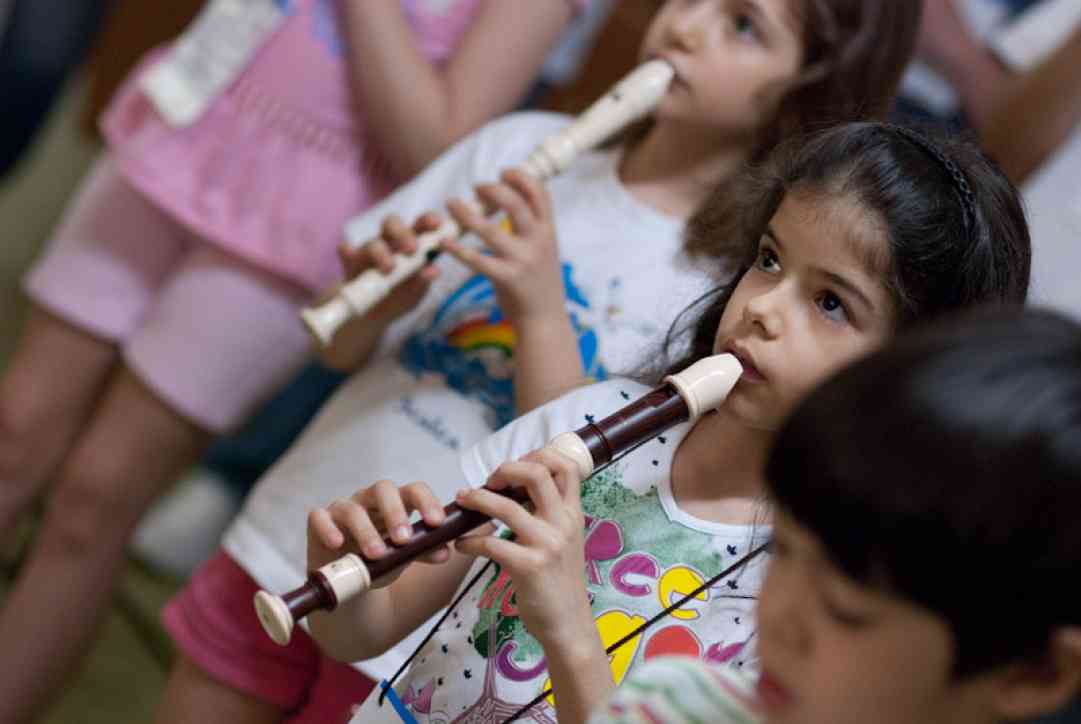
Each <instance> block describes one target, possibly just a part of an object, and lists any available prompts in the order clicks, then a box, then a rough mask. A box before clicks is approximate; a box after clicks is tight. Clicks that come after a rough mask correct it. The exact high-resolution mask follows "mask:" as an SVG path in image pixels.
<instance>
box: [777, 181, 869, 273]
mask: <svg viewBox="0 0 1081 724" xmlns="http://www.w3.org/2000/svg"><path fill="white" fill-rule="evenodd" d="M770 224H771V226H773V227H774V229H775V230H779V228H783V229H784V230H785V231H786V232H787V233H788V235H789V236H791V237H792V238H793V239H795V240H797V243H798V244H799V245H800V246H801V247H803V249H804V250H805V251H807V252H810V253H811V254H813V255H814V256H816V257H817V258H818V261H819V262H821V263H829V264H840V265H843V266H846V267H851V268H852V269H854V270H855V271H859V272H860V273H862V274H863V275H864V276H866V277H867V278H868V281H871V282H874V283H876V284H879V285H884V284H885V279H886V275H887V274H888V272H889V268H890V252H889V234H888V232H887V229H886V225H885V223H884V221H883V219H882V218H881V216H880V215H879V214H878V213H877V212H875V211H872V210H870V209H868V208H866V206H864V205H863V204H861V203H860V202H859V201H858V200H857V199H856V198H855V197H854V196H852V195H851V194H835V193H829V192H825V191H818V190H811V189H795V190H793V191H791V192H789V193H787V194H785V197H784V199H783V201H782V202H781V205H780V207H779V208H778V209H777V213H776V214H774V217H773V219H772V220H771V222H770Z"/></svg>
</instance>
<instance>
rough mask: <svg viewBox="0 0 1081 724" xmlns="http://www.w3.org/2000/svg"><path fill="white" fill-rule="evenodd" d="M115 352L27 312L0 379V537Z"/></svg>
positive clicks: (72, 433)
mask: <svg viewBox="0 0 1081 724" xmlns="http://www.w3.org/2000/svg"><path fill="white" fill-rule="evenodd" d="M116 358H117V352H116V347H115V346H114V345H113V344H112V343H110V342H106V341H104V340H101V339H99V338H97V337H94V336H92V335H90V334H87V333H86V332H83V331H81V330H79V329H77V328H76V327H73V326H71V325H69V324H67V323H66V322H63V321H61V320H60V319H57V318H56V317H54V316H52V315H50V314H48V313H47V312H45V311H43V310H41V309H39V308H37V307H35V308H33V309H32V310H31V313H30V316H29V319H28V320H27V324H26V329H25V331H24V332H23V335H22V339H21V340H20V341H19V346H18V347H17V349H16V350H15V354H14V356H13V358H12V360H11V362H10V363H9V364H8V367H7V369H6V370H4V374H3V377H2V378H0V531H2V532H0V536H3V534H4V532H7V531H10V530H11V529H12V528H13V527H14V525H15V523H16V522H17V521H18V519H19V516H20V515H22V514H23V512H24V511H25V510H26V507H27V505H28V504H29V503H30V501H31V500H33V499H34V497H35V496H36V495H37V494H38V492H39V491H40V490H41V488H42V486H43V485H44V484H45V482H46V481H47V480H48V479H49V476H50V475H51V474H52V473H53V472H54V471H55V470H56V468H57V466H59V465H60V462H61V461H62V460H63V458H64V455H65V453H66V452H67V451H68V449H69V448H70V446H71V445H72V443H73V442H74V440H75V437H76V435H77V433H78V432H79V430H80V429H82V427H83V425H84V424H85V423H86V420H87V417H88V416H89V415H90V412H91V410H92V409H93V406H94V402H95V401H96V400H97V398H98V396H99V395H100V394H101V391H102V388H103V387H104V385H105V382H106V379H107V376H108V373H109V370H110V369H111V368H112V366H113V365H114V363H115V361H116Z"/></svg>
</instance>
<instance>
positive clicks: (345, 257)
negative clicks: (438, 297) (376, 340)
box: [338, 212, 443, 323]
mask: <svg viewBox="0 0 1081 724" xmlns="http://www.w3.org/2000/svg"><path fill="white" fill-rule="evenodd" d="M442 223H443V219H442V218H441V217H440V216H439V215H438V214H436V213H434V212H429V213H426V214H422V215H421V216H419V217H417V219H416V221H415V222H414V223H413V226H412V228H410V227H409V226H407V225H406V224H405V222H403V221H402V219H401V218H400V217H399V216H398V215H397V214H391V215H390V216H388V217H386V218H385V219H384V220H383V225H382V227H381V229H380V232H379V237H378V238H375V239H369V240H368V241H366V242H365V243H364V244H362V245H361V246H359V247H352V246H349V245H348V244H342V245H341V246H339V247H338V258H339V259H340V260H341V263H342V271H343V273H344V276H345V279H346V280H347V281H348V280H352V279H355V278H356V277H358V276H360V275H361V274H362V273H364V272H366V271H368V270H369V269H377V270H378V271H380V272H381V273H383V274H389V273H390V272H391V271H392V270H393V269H394V266H395V264H396V263H397V261H398V260H397V259H395V255H396V254H412V253H413V252H415V251H416V249H417V237H418V236H420V235H421V234H424V233H426V232H429V231H435V230H436V229H438V228H439V227H440V225H441V224H442ZM438 275H439V269H438V268H436V267H435V266H433V265H431V264H425V265H424V266H423V267H421V268H420V270H419V271H417V272H416V273H415V274H413V275H412V276H410V277H409V278H408V279H407V280H405V281H403V282H402V283H401V284H399V285H398V286H396V287H395V288H394V289H393V290H392V291H391V292H390V294H389V295H387V297H386V298H385V299H383V301H381V302H380V303H379V304H377V305H375V307H373V308H372V310H371V311H370V312H369V313H368V314H367V318H368V319H374V320H378V321H381V322H384V323H389V322H392V321H393V320H395V319H397V318H398V317H400V316H401V315H403V314H405V313H406V312H408V311H409V310H410V309H412V308H413V307H415V306H416V305H417V304H418V303H419V302H420V300H421V299H422V298H423V297H424V294H425V292H427V291H428V287H429V285H430V284H431V283H432V281H433V280H434V279H435V278H436V277H437V276H438Z"/></svg>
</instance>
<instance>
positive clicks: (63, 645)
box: [0, 367, 210, 724]
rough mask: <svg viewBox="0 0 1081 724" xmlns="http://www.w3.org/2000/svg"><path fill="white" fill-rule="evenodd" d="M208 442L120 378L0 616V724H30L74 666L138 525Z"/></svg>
mask: <svg viewBox="0 0 1081 724" xmlns="http://www.w3.org/2000/svg"><path fill="white" fill-rule="evenodd" d="M209 438H210V435H209V433H207V432H205V431H203V430H201V429H199V428H198V427H196V426H195V425H193V424H192V423H190V422H188V421H186V420H184V419H183V418H181V417H180V416H179V415H177V414H176V413H175V412H173V411H172V409H171V408H170V407H168V406H167V405H166V404H165V403H164V402H162V401H161V400H159V399H158V398H157V397H155V396H154V395H153V394H152V393H151V392H150V391H149V390H148V389H147V388H146V387H144V386H143V384H142V383H141V382H139V380H138V379H136V377H135V376H134V375H133V374H132V373H131V372H130V371H128V370H127V368H125V367H120V368H118V370H117V372H116V373H115V375H114V376H113V378H112V379H111V380H110V382H109V383H108V387H107V388H106V390H105V393H104V395H103V396H102V398H101V401H100V402H99V404H98V405H97V406H96V408H95V412H94V414H93V416H92V417H91V418H90V420H89V424H88V425H87V427H86V430H85V432H83V433H82V434H81V435H80V437H79V438H78V439H77V440H76V442H75V444H74V446H73V447H72V449H71V452H70V453H69V454H68V455H67V456H66V457H65V459H64V461H63V463H62V465H61V467H60V468H59V472H58V474H57V476H56V484H55V487H54V489H53V491H52V494H51V495H50V501H49V506H48V511H47V513H46V517H45V521H44V524H43V525H42V527H41V530H40V531H39V533H38V540H37V542H36V545H35V549H34V551H33V553H32V555H31V558H30V560H29V561H28V563H27V565H26V567H25V568H24V569H23V571H22V574H21V575H20V577H19V580H18V581H17V582H16V585H15V588H14V590H13V591H12V593H11V596H10V597H9V599H8V601H7V603H6V605H5V607H4V609H3V612H2V613H0V641H3V642H4V646H3V647H2V648H0V721H2V722H4V723H5V724H23V723H25V722H30V721H33V720H34V718H35V717H36V716H37V715H38V714H39V713H40V711H41V710H42V709H43V708H44V707H45V705H46V704H47V703H48V700H49V698H50V696H51V695H52V694H53V693H54V692H55V691H56V689H57V688H58V687H59V686H60V684H61V683H62V682H63V679H64V677H65V676H66V675H67V674H68V673H69V672H70V671H71V669H72V668H73V666H74V665H75V664H76V663H78V661H79V659H80V657H81V656H82V654H83V653H84V652H85V650H86V649H87V648H88V646H89V645H90V642H91V639H92V637H93V635H94V632H95V630H96V628H97V625H98V623H99V622H100V620H101V618H102V613H103V611H104V609H105V608H106V605H107V603H108V601H109V599H110V598H111V596H112V594H113V590H114V588H115V583H116V579H117V576H118V573H119V572H120V571H121V569H122V564H123V561H124V557H125V550H126V544H127V541H128V538H129V536H130V533H131V531H132V529H133V528H134V526H135V524H136V522H137V521H138V519H139V518H140V516H141V515H142V514H143V512H144V511H145V510H146V508H147V506H148V505H149V504H150V503H151V501H152V500H153V499H154V497H155V496H156V495H157V493H158V492H159V491H160V490H161V489H162V488H163V487H164V485H165V484H166V483H167V482H168V481H170V480H172V479H174V478H175V477H176V475H177V474H179V473H180V472H181V471H182V470H183V469H184V468H185V467H186V466H188V465H189V464H191V462H192V461H193V460H195V458H196V457H197V456H198V454H199V453H200V452H201V450H202V449H203V448H204V447H205V445H206V443H207V442H208V440H209Z"/></svg>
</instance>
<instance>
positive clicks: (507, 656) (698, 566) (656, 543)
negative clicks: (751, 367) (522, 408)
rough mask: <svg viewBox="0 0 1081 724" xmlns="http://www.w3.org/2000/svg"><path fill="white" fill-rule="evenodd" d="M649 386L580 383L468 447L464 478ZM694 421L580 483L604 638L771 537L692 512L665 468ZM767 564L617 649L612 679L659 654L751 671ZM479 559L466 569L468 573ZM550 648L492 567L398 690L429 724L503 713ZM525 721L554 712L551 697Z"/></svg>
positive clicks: (542, 677)
mask: <svg viewBox="0 0 1081 724" xmlns="http://www.w3.org/2000/svg"><path fill="white" fill-rule="evenodd" d="M647 391H648V388H646V387H644V386H642V385H640V384H637V383H634V382H630V381H626V380H610V381H608V382H605V383H602V384H598V385H594V386H591V387H588V388H583V389H582V390H580V391H577V392H575V393H571V394H570V395H568V396H566V397H563V398H561V399H560V400H557V401H555V402H553V403H551V404H549V405H547V406H545V407H543V408H541V409H540V410H537V411H536V412H534V413H532V414H530V415H527V416H526V417H524V418H521V419H519V420H517V421H516V422H514V423H513V424H511V425H509V426H508V427H506V428H504V429H503V430H501V431H499V432H498V433H496V434H495V435H493V436H491V437H489V438H488V439H486V440H485V441H484V442H482V443H480V444H479V445H477V446H476V447H475V448H473V449H472V450H469V451H467V452H466V453H465V454H464V455H463V459H462V466H463V468H464V469H465V471H466V473H467V475H468V479H469V482H470V483H472V484H481V483H483V481H484V480H485V479H486V478H487V476H488V474H490V473H491V472H492V471H493V470H494V469H495V468H496V467H498V465H499V464H500V463H501V462H503V461H505V460H510V459H515V458H517V457H519V456H521V455H523V454H525V453H527V452H529V451H530V450H533V449H536V448H537V447H540V446H542V445H543V444H544V443H545V442H546V441H547V440H549V439H551V438H552V437H554V436H555V435H556V434H558V433H560V432H563V431H567V430H573V429H577V428H579V427H582V426H583V425H585V424H586V423H587V422H589V421H590V420H592V419H600V418H603V417H605V416H607V415H608V414H611V413H612V412H615V411H616V410H618V409H619V408H621V407H623V406H624V405H626V404H627V403H628V402H629V401H630V400H633V399H636V398H637V397H639V396H641V395H642V394H644V393H645V392H647ZM689 429H690V425H687V424H684V425H680V426H678V427H676V428H674V429H672V430H670V431H669V432H667V433H665V434H662V435H660V436H658V437H657V438H655V439H654V440H652V441H650V442H648V443H646V444H645V445H643V446H642V447H640V448H639V449H637V450H635V451H634V452H633V453H631V454H630V455H628V456H627V457H626V458H624V459H623V460H621V461H619V462H617V463H616V464H615V465H613V466H611V467H609V468H608V469H606V470H604V471H603V472H601V473H600V474H599V475H595V476H594V477H593V478H591V479H590V480H587V481H586V482H585V483H584V484H583V487H582V505H583V508H584V511H585V513H586V519H585V526H586V527H585V546H586V568H585V570H584V571H583V575H584V576H585V579H586V584H587V589H588V591H589V595H590V598H591V600H592V606H593V617H594V621H595V622H596V625H597V629H598V631H599V632H600V638H601V641H602V642H603V643H604V645H605V646H606V647H607V646H608V645H610V644H612V643H614V642H615V641H617V640H619V639H620V638H622V637H623V636H624V635H626V634H628V633H630V632H631V631H632V630H633V629H635V628H636V627H637V626H638V625H640V624H642V623H644V622H645V621H647V620H648V619H650V618H652V617H653V616H654V615H655V614H657V613H659V612H660V611H662V610H663V609H664V608H666V607H667V606H669V605H670V604H672V603H674V602H675V601H676V600H678V599H680V598H681V597H682V596H684V595H686V594H689V593H690V592H692V591H693V590H695V589H696V588H698V587H699V586H700V585H701V584H702V583H704V582H705V581H706V580H708V579H709V578H711V577H712V576H714V575H715V574H717V573H719V572H721V571H722V570H724V569H725V568H727V567H729V566H731V565H732V564H733V563H735V562H737V561H738V560H739V559H740V558H742V557H743V556H744V555H745V554H746V553H747V552H748V551H749V550H751V549H752V548H753V547H754V546H756V545H758V544H760V543H761V542H763V541H764V540H765V537H766V536H767V535H768V529H767V528H766V527H765V526H757V527H756V526H739V525H722V524H718V523H712V522H709V521H703V520H699V519H696V518H694V517H692V516H690V515H688V514H687V513H685V512H684V511H682V510H681V509H680V508H679V507H678V505H677V504H676V502H675V500H674V498H673V496H672V491H671V486H670V482H669V472H670V469H671V464H672V459H673V455H674V452H675V450H676V448H677V447H678V445H679V443H680V441H681V440H682V439H683V436H684V435H685V434H686V433H687V431H688V430H689ZM763 564H764V561H763V560H762V557H759V558H758V559H756V560H755V561H752V562H751V563H750V564H748V565H746V566H744V567H742V568H739V569H737V570H736V571H735V572H733V573H732V575H730V576H729V577H727V578H725V579H723V580H721V581H720V582H719V583H718V584H717V585H716V586H715V587H713V588H711V589H709V590H708V591H706V592H703V593H702V594H700V595H699V596H698V597H697V598H696V599H694V600H693V601H692V602H690V603H688V604H687V605H686V606H685V607H684V608H682V609H678V610H676V611H675V612H673V613H672V614H671V615H670V616H669V617H668V618H667V619H663V620H662V621H661V622H659V623H657V624H655V625H654V626H653V627H652V628H651V629H648V630H647V631H645V632H643V633H642V634H641V635H639V636H638V637H636V638H634V639H631V641H630V642H628V643H627V644H626V645H624V646H623V647H622V648H620V649H618V650H617V651H615V652H614V653H613V654H612V655H611V656H610V665H611V668H612V674H613V677H614V679H615V681H616V682H617V683H619V682H621V681H622V680H623V678H624V677H625V676H626V675H627V673H628V671H630V670H632V669H634V668H635V667H637V666H639V665H641V664H642V663H643V662H646V661H649V660H651V659H654V658H656V657H658V656H666V655H682V656H691V657H695V658H698V659H701V660H704V661H706V662H710V663H713V664H721V665H728V666H731V667H733V668H734V669H737V670H744V671H748V672H749V671H751V670H753V669H755V668H756V661H755V658H754V651H753V641H752V639H753V635H754V621H753V619H752V611H753V607H754V602H755V597H756V596H757V592H758V589H759V587H760V583H761V576H762V570H763ZM481 565H483V562H478V563H477V564H476V566H475V567H474V570H473V571H471V572H470V573H469V575H468V576H466V580H469V579H471V578H472V577H473V575H474V573H475V572H476V571H477V570H479V566H481ZM550 683H551V682H550V679H549V677H548V673H547V666H546V663H545V658H544V651H543V650H542V648H541V646H540V644H539V643H538V642H537V640H536V639H534V638H533V637H532V636H531V635H530V634H529V633H528V632H527V631H526V630H525V627H524V625H523V624H522V621H521V619H520V618H519V617H518V614H517V608H516V605H515V597H514V590H513V586H512V584H511V581H510V579H509V578H508V577H507V575H506V574H505V573H503V572H502V571H501V570H500V569H499V566H498V565H496V564H493V565H492V566H491V568H490V570H489V571H488V573H486V574H485V575H484V576H483V577H482V578H481V579H480V581H479V582H478V584H477V585H476V586H475V587H474V588H473V590H471V591H470V592H469V593H468V594H467V595H466V596H465V598H464V599H463V600H462V602H461V603H460V604H459V605H458V606H457V607H456V608H455V609H454V610H453V611H452V613H451V616H450V617H449V618H448V619H447V621H446V622H445V623H444V624H443V626H442V628H441V629H440V631H439V632H437V633H436V634H435V636H434V637H433V639H432V640H431V642H430V643H429V644H427V645H426V646H425V648H424V650H423V651H422V652H421V653H420V655H419V656H418V657H417V659H416V661H415V663H414V664H413V666H412V668H411V669H410V671H409V673H408V674H407V676H406V677H405V678H404V680H403V681H402V683H401V684H400V685H398V686H396V690H397V692H398V695H399V698H401V700H402V701H403V702H404V703H405V705H406V706H407V707H408V708H409V709H410V711H411V713H412V714H413V716H414V717H416V719H417V721H418V722H421V724H425V723H433V724H434V723H435V722H492V721H502V720H504V719H506V718H507V717H509V716H511V715H512V714H513V713H515V712H516V711H517V710H518V708H519V707H520V706H522V705H523V704H525V703H527V702H529V701H530V700H532V699H533V698H534V697H535V696H537V695H538V694H540V693H541V692H542V691H544V690H545V688H547V687H548V686H549V685H550ZM525 720H526V721H529V720H532V721H538V722H554V721H555V712H554V709H553V708H552V705H551V700H550V699H548V700H546V701H545V702H544V703H542V704H539V705H537V706H536V707H534V709H533V710H531V712H530V715H529V716H527V717H525Z"/></svg>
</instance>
